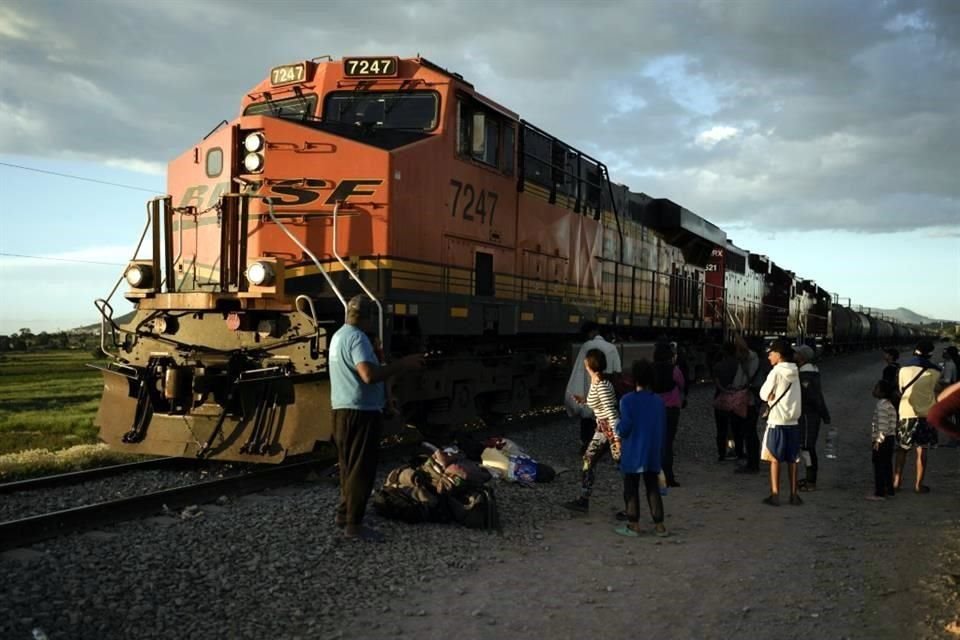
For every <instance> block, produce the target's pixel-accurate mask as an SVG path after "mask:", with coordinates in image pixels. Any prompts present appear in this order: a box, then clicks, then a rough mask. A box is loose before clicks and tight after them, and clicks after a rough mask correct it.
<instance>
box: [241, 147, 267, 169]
mask: <svg viewBox="0 0 960 640" xmlns="http://www.w3.org/2000/svg"><path fill="white" fill-rule="evenodd" d="M243 166H244V168H245V169H246V170H247V171H248V172H249V173H260V172H261V171H263V156H262V155H260V154H259V153H257V152H256V151H254V152H251V153H248V154H247V155H245V156H244V157H243Z"/></svg>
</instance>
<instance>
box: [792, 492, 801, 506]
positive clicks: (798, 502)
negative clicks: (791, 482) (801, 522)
mask: <svg viewBox="0 0 960 640" xmlns="http://www.w3.org/2000/svg"><path fill="white" fill-rule="evenodd" d="M790 504H792V505H793V506H795V507H799V506H800V505H802V504H803V500H801V499H800V496H798V495H797V494H793V495H792V496H790Z"/></svg>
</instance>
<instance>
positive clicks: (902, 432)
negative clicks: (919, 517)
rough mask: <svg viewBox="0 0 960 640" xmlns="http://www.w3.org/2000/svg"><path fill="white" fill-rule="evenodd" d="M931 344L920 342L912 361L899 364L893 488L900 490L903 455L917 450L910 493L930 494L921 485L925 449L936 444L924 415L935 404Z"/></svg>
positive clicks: (937, 376) (936, 374)
mask: <svg viewBox="0 0 960 640" xmlns="http://www.w3.org/2000/svg"><path fill="white" fill-rule="evenodd" d="M931 355H933V343H932V342H931V341H929V340H921V341H920V342H918V343H917V347H916V348H915V349H914V350H913V357H912V358H911V359H909V360H907V361H906V362H904V363H903V366H902V367H900V372H899V374H898V380H897V381H898V383H899V385H900V411H899V413H900V420H899V422H898V423H897V455H896V460H895V462H894V466H893V487H894V489H895V490H897V491H899V490H900V482H901V480H902V479H903V467H904V465H905V464H906V461H907V452H908V451H910V449H914V448H915V449H916V450H917V476H916V482H914V485H913V490H914V492H916V493H930V487H928V486H926V485H925V484H923V480H924V477H925V476H926V472H927V449H928V448H929V447H930V446H935V445H936V444H937V431H936V429H934V428H933V427H932V426H930V425H929V424H928V423H927V413H928V412H929V411H930V408H931V407H933V405H934V404H935V403H936V401H937V396H936V391H937V383H938V382H939V381H940V367H938V366H937V365H935V364H933V362H931V361H930V356H931Z"/></svg>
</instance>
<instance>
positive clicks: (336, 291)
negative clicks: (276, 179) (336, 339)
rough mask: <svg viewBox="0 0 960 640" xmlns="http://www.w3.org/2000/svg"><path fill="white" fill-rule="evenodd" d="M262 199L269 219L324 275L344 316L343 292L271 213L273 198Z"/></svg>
mask: <svg viewBox="0 0 960 640" xmlns="http://www.w3.org/2000/svg"><path fill="white" fill-rule="evenodd" d="M262 200H263V201H264V202H266V203H267V215H268V216H270V219H271V220H273V223H274V224H275V225H277V226H278V227H280V230H281V231H283V232H284V233H285V234H287V237H288V238H290V239H291V240H293V243H294V244H295V245H297V246H298V247H300V250H301V251H303V252H304V253H305V254H307V256H308V257H309V258H310V259H311V260H313V264H315V265H317V269H318V270H319V271H320V275H322V276H323V277H324V279H325V280H326V281H327V284H328V285H330V289H331V290H332V291H333V293H334V295H336V296H337V299H338V300H340V304H341V305H343V313H344V316H346V313H347V301H346V299H345V298H344V297H343V294H342V293H340V289H338V288H337V285H335V284H334V283H333V279H331V278H330V274H328V273H327V272H326V271H324V270H323V266H321V264H320V260H318V259H317V256H315V255H314V254H313V252H312V251H310V249H307V248H306V247H305V246H303V243H302V242H300V240H299V239H297V237H296V236H295V235H293V234H292V233H291V232H290V230H289V229H287V227H286V225H284V224H283V223H282V222H280V220H279V219H277V216H276V215H275V214H274V213H273V199H272V198H270V197H263V198H262ZM334 211H336V209H334ZM333 219H334V224H336V219H337V218H336V216H334V218H333Z"/></svg>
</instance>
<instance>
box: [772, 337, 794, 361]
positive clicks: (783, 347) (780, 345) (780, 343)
mask: <svg viewBox="0 0 960 640" xmlns="http://www.w3.org/2000/svg"><path fill="white" fill-rule="evenodd" d="M767 353H779V354H780V355H781V356H783V357H784V358H792V357H793V347H791V346H790V343H789V342H787V341H786V340H774V341H773V343H772V344H771V345H770V346H769V347H767Z"/></svg>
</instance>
